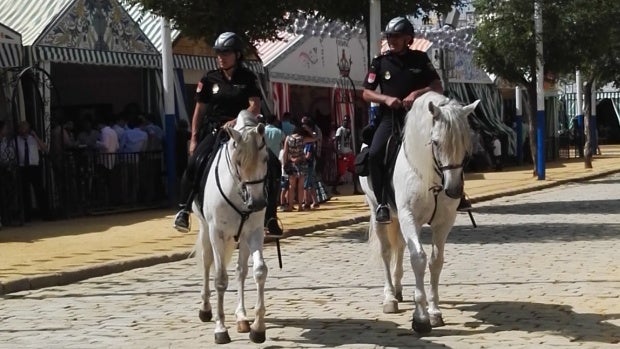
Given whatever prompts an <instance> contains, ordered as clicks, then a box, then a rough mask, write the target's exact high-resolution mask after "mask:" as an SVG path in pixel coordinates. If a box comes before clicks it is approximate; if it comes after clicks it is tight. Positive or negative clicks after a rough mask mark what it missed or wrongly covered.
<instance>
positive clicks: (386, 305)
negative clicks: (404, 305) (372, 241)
mask: <svg viewBox="0 0 620 349" xmlns="http://www.w3.org/2000/svg"><path fill="white" fill-rule="evenodd" d="M371 222H372V223H371V224H372V225H373V229H374V231H375V234H376V236H377V238H378V239H379V242H380V245H381V246H380V248H381V260H382V262H383V280H384V284H383V312H384V313H386V314H392V313H397V312H398V300H397V298H396V291H395V289H394V283H393V282H392V273H391V270H392V254H393V252H394V251H393V249H394V246H392V245H391V244H390V236H389V235H388V234H389V233H391V230H392V229H393V227H392V226H393V225H394V223H391V224H390V225H389V226H388V225H386V224H378V223H376V222H375V220H374V217H373V218H372V220H371Z"/></svg>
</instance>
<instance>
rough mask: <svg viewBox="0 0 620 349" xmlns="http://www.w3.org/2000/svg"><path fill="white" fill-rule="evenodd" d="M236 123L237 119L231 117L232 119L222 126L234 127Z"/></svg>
mask: <svg viewBox="0 0 620 349" xmlns="http://www.w3.org/2000/svg"><path fill="white" fill-rule="evenodd" d="M236 124H237V119H232V120H230V121H228V122H227V123H225V124H224V127H230V128H233V127H235V125H236Z"/></svg>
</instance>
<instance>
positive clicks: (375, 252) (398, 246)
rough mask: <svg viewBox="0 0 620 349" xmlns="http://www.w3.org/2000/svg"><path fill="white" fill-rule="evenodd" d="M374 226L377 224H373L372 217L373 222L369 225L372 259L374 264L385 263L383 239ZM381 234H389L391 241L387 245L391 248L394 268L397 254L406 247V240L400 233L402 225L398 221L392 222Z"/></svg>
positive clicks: (391, 259)
mask: <svg viewBox="0 0 620 349" xmlns="http://www.w3.org/2000/svg"><path fill="white" fill-rule="evenodd" d="M374 227H375V225H374V224H373V222H372V219H371V223H370V224H369V227H368V244H369V247H370V260H371V261H372V264H375V265H377V264H378V265H383V259H382V258H381V250H382V246H381V239H379V236H378V235H377V232H376V231H375V228H374ZM381 230H383V229H381ZM380 234H386V235H387V241H388V243H389V246H386V247H387V248H388V249H389V253H390V265H391V267H392V269H393V268H394V267H395V265H396V262H397V259H396V256H398V251H400V250H402V249H404V248H405V240H404V239H403V237H402V235H401V233H400V227H399V225H398V223H392V224H389V225H386V226H385V231H384V232H381V233H380Z"/></svg>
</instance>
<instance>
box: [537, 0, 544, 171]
mask: <svg viewBox="0 0 620 349" xmlns="http://www.w3.org/2000/svg"><path fill="white" fill-rule="evenodd" d="M534 29H535V31H536V173H537V174H538V180H544V179H545V155H546V151H545V126H546V125H545V124H546V121H545V90H544V85H543V83H544V79H545V78H544V70H545V69H544V62H543V23H542V5H541V3H540V1H536V2H535V3H534Z"/></svg>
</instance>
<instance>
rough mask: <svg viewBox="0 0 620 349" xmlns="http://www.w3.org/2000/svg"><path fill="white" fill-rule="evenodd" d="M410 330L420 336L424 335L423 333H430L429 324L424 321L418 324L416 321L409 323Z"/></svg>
mask: <svg viewBox="0 0 620 349" xmlns="http://www.w3.org/2000/svg"><path fill="white" fill-rule="evenodd" d="M411 328H412V329H413V330H414V331H416V332H417V333H421V334H425V333H430V332H431V329H432V327H431V322H430V321H428V320H427V321H424V322H420V321H417V322H416V320H413V321H411Z"/></svg>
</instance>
